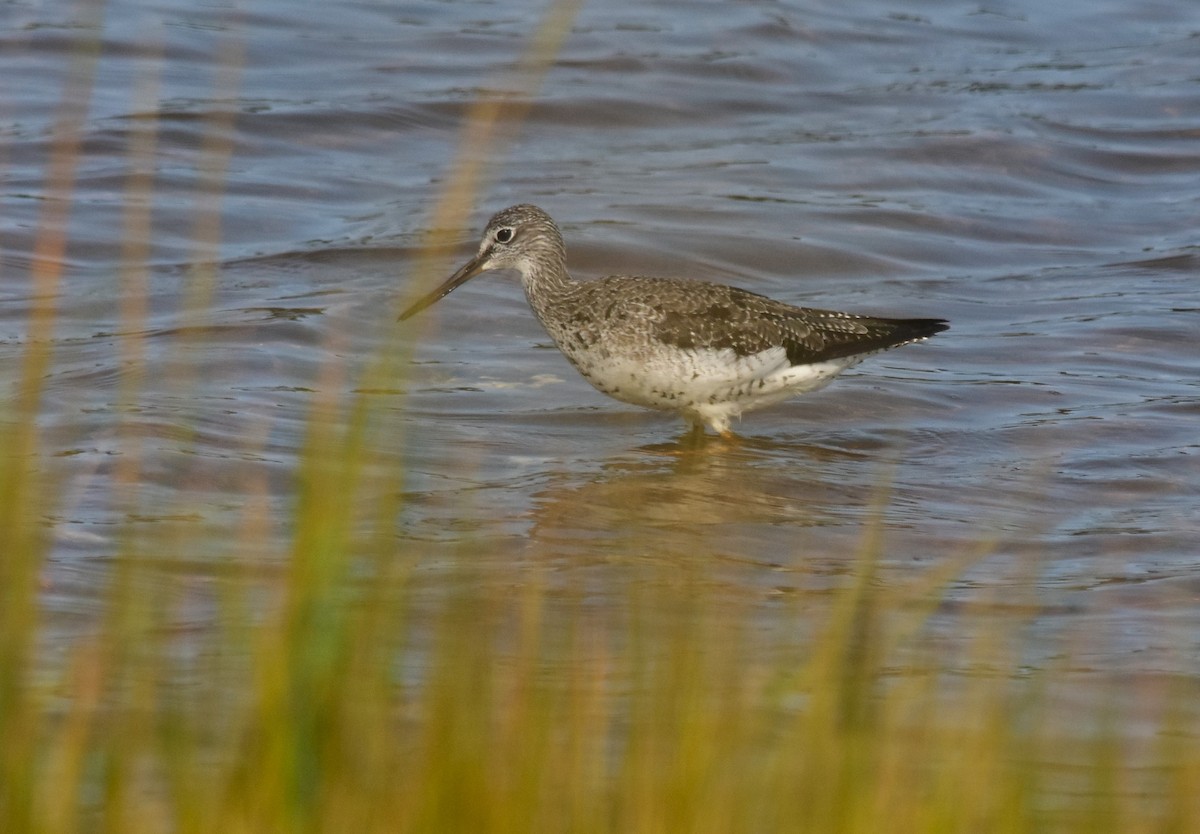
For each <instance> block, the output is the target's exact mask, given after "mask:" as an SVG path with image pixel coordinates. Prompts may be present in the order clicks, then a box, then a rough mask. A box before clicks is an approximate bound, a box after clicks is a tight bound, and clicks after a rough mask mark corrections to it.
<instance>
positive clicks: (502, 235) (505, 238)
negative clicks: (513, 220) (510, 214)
mask: <svg viewBox="0 0 1200 834" xmlns="http://www.w3.org/2000/svg"><path fill="white" fill-rule="evenodd" d="M512 239H513V230H512V229H510V228H509V227H507V226H505V227H504V228H503V229H497V230H496V243H510V242H511V241H512Z"/></svg>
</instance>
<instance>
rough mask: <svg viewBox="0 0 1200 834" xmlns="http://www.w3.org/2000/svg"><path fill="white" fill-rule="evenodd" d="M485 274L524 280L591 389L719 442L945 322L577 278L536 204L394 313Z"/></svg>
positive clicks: (693, 287)
mask: <svg viewBox="0 0 1200 834" xmlns="http://www.w3.org/2000/svg"><path fill="white" fill-rule="evenodd" d="M492 269H514V270H516V271H517V272H519V273H520V274H521V283H522V285H523V286H524V288H525V297H526V298H527V299H528V300H529V306H530V307H532V308H533V313H534V315H536V316H537V317H538V321H540V322H541V323H542V326H543V327H544V328H546V332H547V333H548V334H550V338H552V339H553V340H554V343H555V344H556V345H558V349H559V350H561V351H562V352H563V354H564V355H565V356H566V357H567V359H569V360H570V362H571V364H572V365H574V366H575V368H576V369H577V370H578V371H579V372H580V373H581V374H583V376H584V378H585V379H586V380H587V381H588V382H590V383H591V384H592V385H593V386H595V387H596V389H597V390H599V391H602V392H603V393H605V394H608V395H609V396H611V397H615V398H616V399H618V400H621V401H622V402H627V403H632V404H633V405H640V406H643V407H645V408H654V409H659V410H662V411H674V412H677V413H678V414H679V415H680V416H682V417H683V418H684V419H685V420H687V422H688V424H689V425H690V426H691V427H692V430H693V433H694V434H697V435H698V434H703V432H704V426H706V425H707V426H709V427H710V428H712V429H713V430H714V431H716V432H718V433H720V434H721V435H722V436H723V437H727V438H728V437H730V436H731V434H732V432H731V431H730V428H729V421H730V420H731V419H733V418H734V417H738V416H740V415H741V414H742V412H744V411H749V410H751V409H754V408H761V407H762V406H765V405H771V404H773V403H777V402H781V401H783V400H786V399H788V398H789V397H792V396H794V395H796V394H803V393H806V392H808V391H815V390H817V389H818V388H822V387H824V386H825V385H827V384H829V383H830V382H831V381H832V380H833V378H834V377H835V376H837V375H838V374H839V373H841V372H842V371H844V370H846V369H847V368H849V367H852V366H854V365H857V364H858V363H859V362H861V361H862V360H864V359H866V358H867V357H868V356H870V355H871V354H873V353H879V352H880V351H884V350H888V349H889V348H894V347H899V346H900V345H906V344H908V343H910V342H919V341H921V340H923V339H927V338H929V337H930V336H932V335H933V334H935V333H940V332H941V331H943V330H945V329H946V328H947V327H948V326H949V325H947V323H946V322H945V321H944V320H943V319H884V318H873V317H871V316H856V315H851V314H850V313H837V312H833V311H831V310H815V309H811V308H808V307H793V306H791V305H789V304H784V303H782V302H779V301H775V300H773V299H770V298H767V297H765V296H762V295H757V294H756V293H752V292H747V291H746V290H741V289H738V288H737V287H727V286H725V285H724V284H711V283H706V282H701V281H687V280H679V279H675V278H643V277H639V276H632V275H613V276H610V277H608V278H600V279H597V280H593V281H577V280H575V279H574V278H572V277H571V276H570V274H568V272H567V256H566V247H565V246H564V245H563V238H562V233H561V232H559V230H558V226H556V225H554V221H553V220H551V219H550V215H548V214H546V212H544V211H542V210H541V209H540V208H538V207H537V206H529V205H520V206H511V207H509V208H506V209H504V210H503V211H501V212H498V213H497V214H496V215H495V216H493V217H492V219H491V220H489V221H488V224H487V228H486V229H484V232H483V241H482V242H481V243H480V244H479V252H478V253H477V254H476V255H475V257H473V258H472V259H471V260H470V261H468V262H467V263H466V264H464V265H463V267H462V268H461V269H460V270H458V272H455V273H454V274H453V275H452V276H450V279H449V280H447V281H446V282H445V283H444V284H442V285H441V286H440V287H438V288H437V289H436V290H434V291H433V292H431V293H429V295H426V296H425V297H424V298H422V299H421V300H419V301H417V302H416V303H415V304H413V305H412V306H410V307H409V308H408V309H406V310H405V311H404V312H403V313H401V314H400V318H401V320H403V319H407V318H409V317H410V316H413V315H415V314H417V313H418V312H420V311H421V310H424V309H425V308H426V307H428V306H430V305H431V304H433V303H434V302H436V301H437V300H439V299H441V298H443V297H444V296H446V295H448V294H449V293H450V292H452V291H453V290H454V289H455V288H456V287H459V286H461V285H462V284H465V283H466V282H467V281H469V280H470V279H472V278H474V277H475V276H476V275H479V274H480V273H481V272H487V271H488V270H492Z"/></svg>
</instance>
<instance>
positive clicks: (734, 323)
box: [655, 284, 949, 365]
mask: <svg viewBox="0 0 1200 834" xmlns="http://www.w3.org/2000/svg"><path fill="white" fill-rule="evenodd" d="M702 286H704V287H705V292H703V293H700V295H701V296H702V303H701V304H698V305H683V306H680V305H671V307H670V308H668V309H662V310H661V311H660V312H661V316H660V318H659V320H658V322H657V324H656V325H655V336H656V337H657V338H658V339H660V340H661V341H663V342H665V343H666V344H670V345H673V346H675V347H678V348H682V349H685V350H686V349H693V348H712V349H716V350H721V349H726V348H728V349H730V350H732V351H733V352H734V353H735V354H737V355H738V356H748V355H751V354H755V353H760V352H762V351H764V350H768V349H770V348H772V347H782V348H783V349H784V350H785V351H786V352H787V358H788V362H789V363H790V364H792V365H801V364H807V363H810V362H824V361H827V360H830V359H839V358H842V357H846V356H854V355H857V354H863V353H874V352H876V351H880V350H886V349H888V348H893V347H899V346H900V345H904V344H908V343H909V342H914V341H918V340H921V339H926V338H928V337H930V336H932V335H933V334H935V333H940V332H941V331H943V330H946V329H947V328H948V327H949V325H948V324H946V322H945V321H944V320H942V319H885V318H874V317H871V316H855V315H850V314H849V313H839V312H835V311H832V310H818V309H811V308H804V307H793V306H791V305H788V304H784V303H782V302H779V301H775V300H773V299H770V298H767V297H766V296H762V295H758V294H756V293H752V292H748V291H746V290H740V289H737V288H736V287H724V286H720V285H713V284H705V285H702ZM710 288H711V289H710ZM716 289H719V290H721V292H715V291H714V290H716Z"/></svg>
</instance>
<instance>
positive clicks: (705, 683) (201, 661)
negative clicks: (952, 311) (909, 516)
mask: <svg viewBox="0 0 1200 834" xmlns="http://www.w3.org/2000/svg"><path fill="white" fill-rule="evenodd" d="M331 428H332V427H331ZM339 451H345V452H349V453H350V454H349V455H348V456H347V457H348V458H352V457H353V454H352V452H353V450H348V449H345V448H344V447H339V446H337V445H336V444H335V445H333V446H329V447H326V448H323V449H322V450H321V452H320V457H321V459H322V460H325V461H328V460H338V459H339V458H338V457H337V454H336V453H337V452H339ZM310 454H312V455H316V454H317V453H316V452H310ZM345 459H347V458H342V460H345ZM308 465H309V466H312V467H314V469H313V471H310V472H309V473H308V475H307V476H306V477H307V480H306V485H305V497H304V499H303V500H302V502H301V505H300V507H299V508H298V517H297V531H296V533H295V534H294V537H293V538H292V540H291V542H290V547H291V552H290V554H289V561H288V562H287V568H286V569H285V570H283V572H281V573H278V574H275V575H263V574H261V573H256V572H252V571H250V570H245V569H239V568H238V567H237V544H236V542H232V543H217V542H214V543H213V553H214V558H226V559H228V564H229V565H230V569H229V570H228V571H227V572H226V573H225V574H224V575H223V576H221V577H220V578H219V579H217V580H216V586H215V587H212V588H210V589H209V593H210V595H211V602H212V604H213V607H212V610H213V615H212V617H211V619H210V620H209V621H208V622H207V623H206V624H205V625H203V626H202V627H199V628H191V629H184V630H181V629H177V628H173V627H172V624H173V623H175V622H178V621H181V620H184V619H186V618H185V617H184V616H183V615H182V614H181V612H180V610H179V609H180V608H182V607H183V606H184V605H185V604H186V602H185V601H186V600H187V598H188V596H189V595H192V596H194V594H195V590H194V589H190V590H186V589H185V588H184V585H185V584H186V582H187V580H186V578H185V577H181V576H180V574H179V572H177V571H172V570H169V569H164V565H163V560H162V559H160V558H158V557H157V555H156V553H155V551H154V550H153V548H150V549H144V548H143V547H141V546H139V545H136V544H130V545H128V546H126V547H125V548H124V549H123V550H122V552H121V553H119V554H118V555H117V556H116V557H115V559H114V561H113V563H112V568H111V572H112V578H111V584H110V585H109V587H108V588H107V591H106V595H105V603H104V605H103V608H102V616H101V618H100V620H99V622H98V623H97V627H96V628H95V629H94V631H93V633H92V634H91V635H90V636H89V637H87V638H85V639H82V640H79V641H78V642H76V643H75V644H74V645H71V646H69V647H66V650H65V651H59V652H55V653H53V656H54V657H58V658H61V660H59V661H56V662H53V663H48V662H47V661H45V660H41V659H39V657H38V647H39V646H40V645H43V644H44V635H43V634H42V633H41V631H42V629H43V628H44V626H45V624H44V623H43V622H42V621H41V619H40V618H39V615H38V600H37V598H38V594H39V588H38V583H37V582H36V580H35V577H36V574H37V566H38V563H39V559H40V558H41V557H42V556H43V555H44V552H43V551H41V550H40V549H39V547H38V545H37V544H36V543H34V544H30V545H27V546H26V547H25V548H24V549H22V550H19V551H14V550H9V551H7V552H6V554H5V564H6V568H5V575H4V579H5V583H4V586H3V589H2V590H0V593H2V595H3V604H4V610H5V612H6V617H5V628H4V631H3V635H2V638H0V639H2V641H3V643H2V646H0V650H2V652H3V667H2V668H3V676H2V678H0V707H2V708H0V734H2V738H3V740H4V742H3V774H2V780H3V781H2V782H0V830H3V831H6V832H9V831H12V832H17V831H19V832H74V831H120V832H133V833H134V834H136V833H137V832H163V831H194V832H217V831H219V832H223V834H228V832H243V831H244V832H263V831H354V832H373V831H379V832H396V831H489V832H490V831H605V832H610V831H622V832H624V831H638V832H678V831H756V832H757V831H820V832H878V831H930V832H933V831H964V832H975V831H1012V832H1045V831H1079V832H1084V831H1087V832H1105V831H1112V832H1140V831H1147V832H1149V831H1156V832H1157V831H1188V830H1195V822H1196V820H1197V819H1200V817H1198V816H1197V814H1198V813H1200V807H1198V805H1200V751H1197V750H1196V749H1195V748H1194V747H1192V746H1188V741H1187V740H1189V739H1194V738H1195V731H1196V727H1195V726H1192V725H1191V724H1190V723H1189V722H1192V721H1194V718H1193V717H1191V716H1194V710H1191V709H1190V708H1188V707H1189V706H1190V705H1189V704H1188V703H1187V702H1186V701H1185V700H1184V699H1185V698H1186V697H1187V695H1186V693H1185V692H1184V691H1182V690H1177V689H1173V688H1172V687H1170V686H1168V687H1165V688H1163V689H1158V690H1154V689H1145V688H1144V687H1139V686H1134V687H1131V688H1130V690H1128V691H1126V690H1122V688H1121V687H1120V686H1119V685H1118V684H1114V685H1113V686H1114V690H1113V696H1114V697H1113V698H1111V699H1105V698H1099V699H1095V698H1091V699H1089V698H1085V699H1083V700H1082V703H1085V704H1087V703H1092V704H1096V706H1094V707H1088V708H1086V709H1084V710H1082V711H1080V710H1078V709H1077V710H1071V709H1069V708H1064V706H1063V703H1062V702H1061V699H1059V698H1058V697H1057V696H1056V695H1055V693H1056V690H1058V689H1059V688H1061V687H1063V686H1068V687H1069V686H1070V685H1071V683H1072V680H1073V678H1072V677H1071V676H1070V674H1069V670H1070V669H1071V667H1072V662H1071V661H1070V659H1069V658H1067V659H1064V661H1063V662H1062V663H1061V664H1060V665H1055V666H1053V667H1051V668H1044V669H1028V668H1024V669H1021V668H1020V667H1019V658H1020V655H1021V640H1022V639H1027V638H1024V637H1022V636H1020V635H1017V634H1011V635H1010V634H998V633H995V632H994V631H993V630H990V629H989V627H988V625H987V624H988V623H993V622H994V620H991V619H988V618H986V617H982V616H981V617H978V618H973V617H971V616H969V615H960V616H957V617H956V618H955V620H956V623H957V624H958V625H959V627H960V628H961V629H962V632H963V633H961V634H959V635H957V639H956V640H955V645H956V646H957V647H958V649H957V651H956V652H954V654H955V656H954V658H953V661H952V662H948V660H947V658H944V657H943V656H942V655H941V651H940V649H939V645H940V641H939V640H938V639H937V638H936V636H935V634H936V630H934V629H931V628H930V627H929V621H930V617H931V616H932V615H934V614H935V612H936V611H937V605H936V600H937V599H938V597H939V594H938V593H937V586H938V585H939V584H940V582H941V579H942V578H941V577H929V576H925V577H917V578H915V579H914V581H913V583H912V584H911V585H908V586H904V587H897V586H895V585H888V584H884V583H881V582H879V581H878V579H877V577H876V575H875V573H874V570H873V565H874V562H875V556H876V554H877V552H878V550H879V549H880V548H882V547H883V546H884V544H885V543H883V542H878V541H867V542H865V543H864V545H863V550H862V552H861V553H860V554H859V557H858V563H857V570H856V575H855V577H854V578H853V581H852V582H851V583H849V584H848V585H847V586H846V587H845V588H844V589H843V590H841V591H838V592H835V593H833V594H816V595H794V596H793V597H791V598H785V599H781V600H779V601H776V602H774V603H771V604H769V605H767V604H764V601H763V600H761V599H753V598H742V597H740V596H739V595H736V594H734V595H731V594H730V593H729V592H728V589H723V588H722V587H721V585H720V584H719V583H713V582H711V581H706V580H705V576H704V571H703V569H702V568H697V567H696V566H695V565H693V566H691V567H688V566H680V567H679V568H678V569H672V568H671V567H670V566H668V565H666V564H665V563H663V562H661V561H654V560H651V561H650V562H647V563H639V562H631V565H630V568H629V569H630V570H631V571H634V572H636V573H637V575H636V576H635V577H631V579H630V581H629V584H628V588H629V593H628V594H627V596H626V598H625V600H624V602H623V603H621V604H613V603H611V602H606V603H604V604H602V605H598V604H596V602H595V600H594V599H592V598H590V597H589V596H588V595H587V594H585V593H582V592H579V591H576V590H574V589H572V588H570V587H569V586H567V587H564V586H563V585H562V584H561V580H560V581H559V584H550V583H549V582H548V577H547V576H545V575H543V574H542V572H541V571H540V570H539V569H538V568H537V567H536V566H535V565H528V564H526V565H522V566H515V567H514V574H513V576H512V578H511V582H507V583H501V584H497V583H496V581H495V577H494V576H492V577H488V576H484V574H483V572H482V571H479V570H477V569H476V568H475V567H473V566H474V565H476V564H477V560H476V559H474V558H473V556H474V554H472V553H471V552H470V550H469V548H466V549H464V551H463V552H462V553H461V554H459V558H457V559H455V560H454V562H455V567H454V568H453V569H452V570H449V571H446V572H442V573H439V574H438V575H437V576H436V577H433V578H431V577H429V576H425V577H420V575H419V574H420V572H419V571H418V570H417V568H418V566H419V563H420V560H421V557H422V554H421V552H420V549H419V548H417V547H415V546H412V545H410V544H407V543H405V542H403V541H402V540H399V539H396V538H395V537H394V536H392V535H390V534H389V535H386V536H380V537H378V538H375V537H372V536H371V535H370V534H350V533H348V532H347V531H349V530H351V529H352V527H354V526H355V525H352V524H351V523H350V522H351V514H352V508H351V507H350V506H349V504H348V502H347V501H345V500H344V498H343V494H344V493H343V491H344V489H345V486H346V485H345V482H344V481H341V480H340V479H339V477H338V473H334V472H329V471H318V470H324V466H316V465H315V463H314V459H310V460H309V462H308ZM340 465H341V464H339V466H340ZM358 520H359V519H355V521H358ZM378 521H379V522H380V524H381V525H383V526H384V527H385V528H386V527H387V526H388V525H387V524H386V519H382V518H381V519H378ZM143 544H145V543H143ZM442 558H443V559H444V558H445V555H444V554H442ZM696 564H700V565H702V564H704V562H703V560H697V563H696ZM21 580H23V581H21ZM781 633H783V634H790V635H792V637H791V638H790V639H789V638H787V637H783V638H781V637H780V634H781ZM1070 642H1071V641H1070V640H1069V639H1068V640H1066V641H1064V644H1065V645H1069V644H1070ZM964 669H970V670H972V671H971V672H970V673H964V671H963V670H964ZM1192 688H1194V687H1191V686H1189V689H1192ZM1139 689H1141V690H1143V691H1139ZM1093 694H1094V693H1093ZM1126 696H1133V698H1134V699H1135V700H1134V702H1133V704H1132V706H1131V705H1130V702H1128V701H1126V700H1125V697H1126ZM1066 700H1067V701H1070V700H1071V699H1069V698H1068V699H1066ZM1147 700H1150V701H1152V702H1153V703H1149V704H1148V703H1147ZM1147 715H1153V716H1155V718H1154V721H1153V723H1152V726H1147V725H1146V721H1147V719H1146V716H1147ZM1185 716H1188V717H1185ZM1134 718H1136V720H1133V719H1134ZM1135 725H1136V730H1132V729H1131V728H1132V727H1134V726H1135Z"/></svg>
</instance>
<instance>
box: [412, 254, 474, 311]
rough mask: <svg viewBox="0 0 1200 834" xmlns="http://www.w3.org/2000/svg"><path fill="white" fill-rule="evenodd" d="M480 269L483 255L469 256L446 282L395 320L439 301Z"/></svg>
mask: <svg viewBox="0 0 1200 834" xmlns="http://www.w3.org/2000/svg"><path fill="white" fill-rule="evenodd" d="M482 271H483V257H482V256H479V255H477V256H475V257H474V258H471V260H469V261H467V262H466V263H465V264H463V267H462V269H460V270H459V271H458V272H456V273H454V274H453V275H451V276H450V278H449V279H448V280H447V281H446V283H444V284H442V285H441V286H440V287H438V288H437V289H436V290H434V291H433V292H431V293H430V294H429V295H427V296H425V297H424V298H422V299H421V300H420V301H418V302H416V303H415V304H413V305H412V306H411V307H409V308H408V309H407V310H405V311H404V312H403V313H401V314H400V318H398V319H397V321H404V320H405V319H408V318H412V317H413V316H415V315H416V314H417V313H419V312H421V311H422V310H424V309H425V308H426V307H430V306H432V305H433V304H434V303H436V302H437V301H440V300H441V299H443V298H445V297H446V296H448V295H449V294H450V293H452V292H454V290H456V289H457V288H458V287H461V286H462V285H463V284H465V283H467V282H468V281H470V280H471V279H472V278H474V277H475V276H476V275H478V274H479V273H480V272H482Z"/></svg>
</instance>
